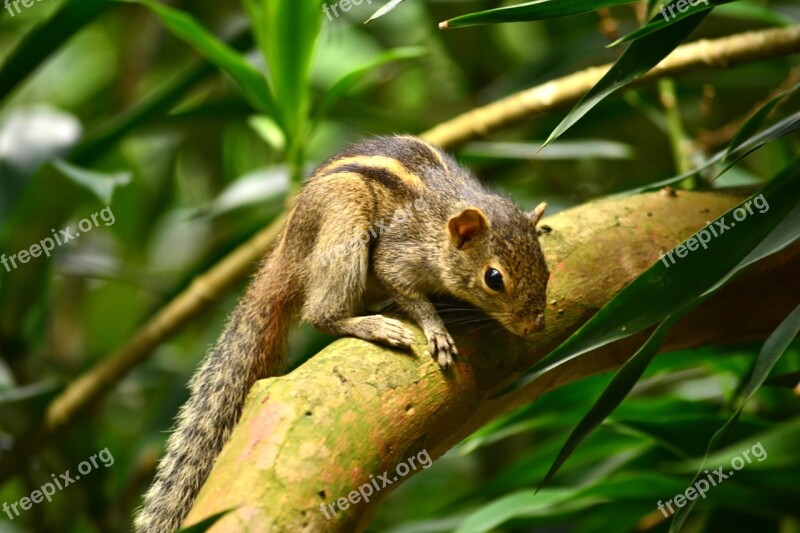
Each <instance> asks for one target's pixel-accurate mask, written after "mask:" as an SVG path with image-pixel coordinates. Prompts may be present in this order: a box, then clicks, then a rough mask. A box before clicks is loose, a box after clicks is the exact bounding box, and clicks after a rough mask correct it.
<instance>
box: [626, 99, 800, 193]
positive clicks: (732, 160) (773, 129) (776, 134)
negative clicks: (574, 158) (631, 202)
mask: <svg viewBox="0 0 800 533" xmlns="http://www.w3.org/2000/svg"><path fill="white" fill-rule="evenodd" d="M798 130H800V112H797V113H795V114H793V115H791V116H788V117H786V118H785V119H783V120H781V121H780V122H778V123H777V124H774V125H772V126H770V127H769V128H767V129H765V130H764V131H762V132H760V133H758V134H756V135H754V136H753V137H751V138H749V139H747V140H746V141H742V142H741V144H740V146H739V147H738V148H737V149H735V150H733V151H732V152H731V153H730V154H729V155H728V158H727V161H728V164H727V166H726V167H725V168H724V169H722V170H721V171H720V172H718V173H717V175H716V177H715V178H714V179H716V178H719V177H720V176H722V175H723V174H724V173H725V172H727V171H728V170H730V169H731V168H733V167H734V166H735V165H736V164H738V163H739V162H740V161H742V160H743V159H744V158H746V157H747V156H749V155H750V154H752V153H753V152H755V151H756V150H759V149H761V148H762V147H764V146H765V145H767V144H769V143H771V142H772V141H776V140H778V139H780V138H782V137H785V136H787V135H791V134H792V133H794V132H796V131H798ZM726 152H727V150H721V151H719V152H717V153H716V154H714V156H713V157H711V158H710V159H709V160H708V161H706V162H705V164H703V165H701V166H699V167H697V168H694V169H692V170H690V171H688V172H684V173H683V174H680V175H678V176H674V177H672V178H667V179H665V180H661V181H658V182H656V183H651V184H649V185H645V186H643V187H637V188H635V189H629V190H627V191H624V192H621V193H619V194H625V195H627V194H635V193H641V192H647V191H653V190H657V189H660V188H662V187H666V186H669V185H675V184H677V183H680V182H681V181H683V180H684V179H686V178H688V177H691V176H694V175H695V174H697V173H698V172H702V171H703V170H706V169H708V168H711V167H713V166H714V165H716V164H718V163H720V162H721V161H722V159H723V158H724V157H725V154H726Z"/></svg>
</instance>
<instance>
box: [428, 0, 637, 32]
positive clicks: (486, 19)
mask: <svg viewBox="0 0 800 533" xmlns="http://www.w3.org/2000/svg"><path fill="white" fill-rule="evenodd" d="M631 1H632V0H534V1H533V2H525V3H524V4H517V5H513V6H508V7H499V8H497V9H489V10H486V11H478V12H476V13H470V14H468V15H461V16H460V17H455V18H452V19H450V20H447V21H445V22H442V23H440V24H439V28H441V29H443V30H444V29H449V28H463V27H465V26H475V25H477V24H497V23H499V22H527V21H531V20H543V19H549V18H556V17H566V16H569V15H578V14H581V13H591V12H593V11H597V10H598V9H602V8H605V7H613V6H618V5H621V4H628V3H630V2H631Z"/></svg>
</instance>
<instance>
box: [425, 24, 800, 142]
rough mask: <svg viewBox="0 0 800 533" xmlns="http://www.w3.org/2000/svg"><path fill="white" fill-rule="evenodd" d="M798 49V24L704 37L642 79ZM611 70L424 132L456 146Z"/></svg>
mask: <svg viewBox="0 0 800 533" xmlns="http://www.w3.org/2000/svg"><path fill="white" fill-rule="evenodd" d="M797 52H800V26H792V27H790V28H780V29H771V30H763V31H753V32H746V33H740V34H738V35H732V36H730V37H723V38H721V39H713V40H707V39H703V40H701V41H697V42H694V43H691V44H685V45H683V46H680V47H678V48H677V49H675V51H674V52H672V54H670V55H669V56H668V57H666V58H665V59H664V60H663V61H662V62H661V63H659V64H658V65H657V66H656V67H655V68H653V70H651V71H650V72H648V73H647V74H645V75H644V76H642V78H640V82H645V81H652V80H654V79H658V78H663V77H667V76H675V75H677V74H682V73H684V72H686V71H688V70H692V69H696V68H700V67H733V66H736V65H741V64H744V63H752V62H754V61H761V60H764V59H771V58H775V57H780V56H786V55H791V54H795V53H797ZM610 68H611V64H608V65H602V66H599V67H591V68H588V69H586V70H581V71H580V72H575V73H573V74H570V75H568V76H564V77H562V78H558V79H556V80H552V81H549V82H547V83H544V84H542V85H537V86H536V87H531V88H530V89H526V90H524V91H521V92H518V93H516V94H512V95H511V96H508V97H506V98H503V99H501V100H498V101H496V102H492V103H491V104H488V105H485V106H483V107H478V108H476V109H473V110H472V111H468V112H467V113H464V114H463V115H460V116H457V117H455V118H454V119H452V120H448V121H447V122H444V123H442V124H440V125H438V126H436V127H435V128H433V129H432V130H430V131H428V132H427V133H426V134H425V138H426V139H427V140H428V141H430V142H432V143H433V144H438V145H440V146H448V147H454V146H458V145H461V144H463V143H465V142H467V141H470V140H472V139H475V138H477V137H485V136H486V135H488V134H490V133H491V132H493V131H496V130H499V129H502V128H507V127H509V126H511V125H513V124H515V123H517V122H519V121H521V120H524V119H526V118H530V117H531V116H533V115H536V114H539V113H543V112H545V111H550V110H552V109H555V108H560V107H564V106H567V105H570V104H573V103H575V102H577V101H578V100H579V99H580V98H581V97H582V96H583V95H584V94H585V93H586V92H587V91H588V90H589V89H591V88H592V87H594V85H595V84H596V83H597V82H598V81H600V79H601V78H602V77H603V76H604V75H605V74H606V72H608V70H609V69H610Z"/></svg>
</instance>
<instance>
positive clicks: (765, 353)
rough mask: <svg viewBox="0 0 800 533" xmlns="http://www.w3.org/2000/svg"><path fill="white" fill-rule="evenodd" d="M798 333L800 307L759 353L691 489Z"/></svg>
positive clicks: (677, 522) (679, 519)
mask: <svg viewBox="0 0 800 533" xmlns="http://www.w3.org/2000/svg"><path fill="white" fill-rule="evenodd" d="M798 333H800V305H798V306H797V307H795V308H794V311H792V312H791V313H790V314H789V316H788V317H786V319H785V320H784V321H783V322H781V324H780V325H779V326H778V327H777V328H776V329H775V331H773V332H772V334H771V335H770V336H769V337H768V338H767V341H766V342H765V343H764V346H762V347H761V351H760V352H759V353H758V357H757V358H756V362H755V365H754V366H753V371H752V373H751V374H750V379H749V380H748V381H747V385H746V386H745V387H744V389H743V391H742V393H741V399H740V404H739V408H738V409H737V410H736V412H735V413H734V414H733V416H731V417H730V419H729V420H728V421H727V422H725V424H724V425H723V426H722V427H721V428H719V430H718V431H717V432H716V433H714V436H713V437H711V440H710V441H709V443H708V449H707V450H706V455H705V457H704V458H703V463H702V464H701V465H700V468H698V470H697V473H696V474H695V476H694V479H693V480H692V483H691V485H694V484H695V483H696V482H697V480H698V479H700V475H701V473H702V472H703V469H704V468H705V465H706V462H707V461H708V456H709V454H710V453H711V452H712V451H714V450H716V449H718V448H720V447H722V446H725V445H726V444H727V443H728V442H729V441H730V439H731V437H732V436H733V430H734V428H735V427H736V422H737V421H738V420H739V417H740V416H741V414H742V410H743V409H744V406H745V405H747V402H749V401H750V399H751V398H752V397H753V396H754V395H755V393H756V392H757V391H758V389H759V388H761V385H763V384H764V382H765V381H766V380H767V377H768V376H769V373H770V372H771V371H772V369H773V368H774V367H775V363H777V362H778V359H780V358H781V356H782V355H783V354H784V353H785V352H786V349H787V348H788V347H789V344H790V343H791V342H792V340H794V338H795V337H797V334H798ZM693 507H694V500H689V501H688V503H687V505H686V507H683V508H681V509H680V510H679V511H678V512H677V514H676V515H675V518H674V519H673V521H672V524H671V526H670V532H677V531H679V530H680V528H681V526H683V523H684V522H685V521H686V518H687V517H688V516H689V513H690V512H691V511H692V508H693Z"/></svg>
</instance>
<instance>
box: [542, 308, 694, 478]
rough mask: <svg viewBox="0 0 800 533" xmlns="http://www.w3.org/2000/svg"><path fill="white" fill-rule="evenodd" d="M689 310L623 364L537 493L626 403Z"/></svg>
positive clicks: (667, 323) (668, 321)
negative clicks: (673, 327) (605, 421)
mask: <svg viewBox="0 0 800 533" xmlns="http://www.w3.org/2000/svg"><path fill="white" fill-rule="evenodd" d="M691 308H694V306H691ZM688 311H689V308H686V309H685V310H684V311H682V312H680V313H679V314H676V315H672V316H670V317H668V318H667V319H666V320H664V322H662V323H661V325H659V326H658V328H656V330H655V331H654V332H653V334H652V335H650V338H649V339H647V342H645V343H644V345H642V347H641V348H639V350H638V351H637V352H636V353H635V354H634V355H633V357H631V358H630V359H628V361H627V362H626V363H625V364H624V365H622V368H620V369H619V372H617V374H616V375H615V376H614V379H612V380H611V383H609V384H608V387H606V389H605V390H604V391H603V393H602V394H601V395H600V398H598V399H597V402H595V404H594V406H592V408H591V410H589V412H588V413H586V416H584V417H583V419H581V421H580V422H579V423H578V425H577V426H576V427H575V429H574V430H572V433H570V435H569V437H568V438H567V442H565V443H564V446H563V447H562V448H561V450H559V452H558V455H557V456H556V458H555V460H554V461H553V464H552V465H550V469H549V470H548V471H547V474H545V476H544V479H543V480H542V483H541V484H540V485H539V487H538V488H537V489H536V492H539V490H541V489H542V487H543V486H545V485H546V484H547V483H548V482H549V481H550V480H551V479H552V478H553V476H554V475H555V474H556V472H558V469H559V468H561V465H563V464H564V462H565V461H566V460H567V459H568V458H569V456H570V455H572V452H574V451H575V450H576V449H577V448H578V446H579V445H580V444H581V443H582V442H583V441H584V440H585V439H586V437H588V436H589V434H590V433H591V432H592V431H594V429H595V428H596V427H597V426H599V425H600V424H601V423H602V422H603V420H605V419H606V418H607V417H608V415H609V414H611V412H612V411H613V410H614V409H616V408H617V406H618V405H619V404H620V403H622V400H624V399H625V397H626V396H627V395H628V393H630V391H631V389H633V386H634V385H636V382H637V381H639V378H641V377H642V374H643V373H644V371H645V369H647V365H649V364H650V361H652V360H653V357H655V355H656V353H658V349H659V348H660V347H661V344H662V343H663V342H664V339H665V337H666V336H667V333H669V330H670V329H671V328H672V326H673V325H674V324H675V322H677V321H678V319H680V318H681V317H683V316H684V315H685V314H686V313H687V312H688Z"/></svg>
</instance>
